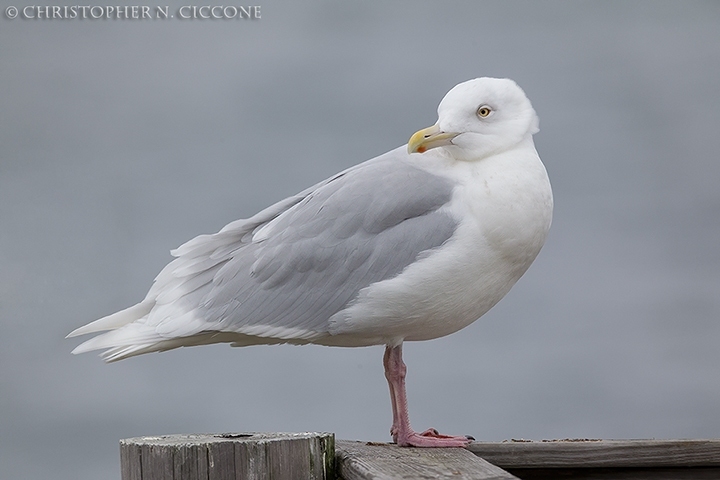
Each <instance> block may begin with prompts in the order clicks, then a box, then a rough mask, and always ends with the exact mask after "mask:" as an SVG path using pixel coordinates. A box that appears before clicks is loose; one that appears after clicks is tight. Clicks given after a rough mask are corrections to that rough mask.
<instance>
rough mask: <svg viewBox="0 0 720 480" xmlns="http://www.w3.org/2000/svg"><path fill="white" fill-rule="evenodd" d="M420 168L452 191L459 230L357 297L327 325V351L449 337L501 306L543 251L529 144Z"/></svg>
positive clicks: (549, 204) (547, 210)
mask: <svg viewBox="0 0 720 480" xmlns="http://www.w3.org/2000/svg"><path fill="white" fill-rule="evenodd" d="M424 157H426V156H424ZM430 158H432V157H430ZM427 161H428V164H427V165H424V167H427V169H428V170H430V171H433V173H437V174H442V175H445V176H448V177H449V178H451V179H453V180H454V181H456V182H457V183H458V186H457V187H456V188H455V191H454V193H453V199H452V201H451V202H450V204H449V205H448V209H449V211H450V213H451V214H452V215H453V216H455V217H456V218H457V219H458V220H459V226H458V229H457V230H456V232H455V234H454V235H453V237H452V238H451V239H450V240H448V241H447V242H446V243H445V244H444V245H443V246H442V247H440V248H438V249H437V250H435V251H434V252H432V253H431V254H430V255H428V256H427V257H425V258H422V259H421V260H419V261H416V262H415V263H413V264H411V265H410V266H408V267H407V268H406V269H405V270H404V271H403V272H402V273H401V274H400V275H398V276H397V277H395V278H392V279H389V280H385V281H382V282H378V283H375V284H373V285H370V286H369V287H367V288H365V289H363V290H362V291H361V292H360V295H359V297H358V300H357V301H356V302H355V303H354V304H353V305H351V306H350V307H349V308H347V309H345V310H344V311H342V312H339V313H338V314H336V315H335V316H334V317H333V318H332V319H331V329H330V332H331V334H332V335H333V337H334V339H333V340H332V343H333V344H340V345H371V344H378V343H390V344H399V343H400V342H402V341H403V340H411V341H412V340H428V339H432V338H438V337H442V336H444V335H448V334H450V333H453V332H456V331H458V330H460V329H461V328H464V327H466V326H467V325H469V324H470V323H472V322H474V321H475V320H477V319H478V318H479V317H480V316H482V315H483V314H484V313H485V312H487V311H488V310H489V309H490V308H492V307H493V306H494V305H495V304H496V303H497V302H498V301H500V299H501V298H502V297H503V296H505V294H506V293H507V292H508V291H509V290H510V288H511V287H512V286H513V285H514V284H515V282H516V281H517V280H518V279H519V278H520V277H521V276H522V275H523V273H525V271H526V270H527V269H528V267H529V266H530V264H531V263H532V261H533V260H534V259H535V257H536V256H537V254H538V253H539V252H540V249H541V248H542V246H543V244H544V243H545V238H546V236H547V232H548V230H549V228H550V222H551V219H552V208H553V200H552V192H551V189H550V182H549V180H548V177H547V173H546V171H545V167H544V166H543V164H542V162H541V161H540V158H539V157H538V156H537V152H536V151H535V148H534V146H533V145H532V140H531V139H530V140H529V145H528V144H525V145H523V146H522V148H519V149H515V150H512V151H510V152H506V153H504V154H500V155H495V156H493V157H490V158H487V159H484V160H481V161H478V162H453V163H452V165H449V164H448V163H447V162H445V161H443V162H442V163H443V164H442V165H439V163H438V162H437V161H435V162H434V163H433V162H432V161H430V160H427Z"/></svg>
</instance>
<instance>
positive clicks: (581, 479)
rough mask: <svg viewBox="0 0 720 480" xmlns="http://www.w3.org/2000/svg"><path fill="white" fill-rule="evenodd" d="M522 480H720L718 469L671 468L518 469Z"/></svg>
mask: <svg viewBox="0 0 720 480" xmlns="http://www.w3.org/2000/svg"><path fill="white" fill-rule="evenodd" d="M511 471H512V473H514V474H515V475H517V476H518V477H520V478H522V480H558V479H564V480H718V478H720V469H718V468H716V467H707V468H703V467H670V468H518V469H511Z"/></svg>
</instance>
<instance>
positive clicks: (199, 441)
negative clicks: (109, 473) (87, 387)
mask: <svg viewBox="0 0 720 480" xmlns="http://www.w3.org/2000/svg"><path fill="white" fill-rule="evenodd" d="M120 457H121V461H120V463H121V475H122V476H121V478H122V480H160V479H162V480H166V479H168V480H169V479H172V480H237V479H243V480H244V479H251V480H252V479H258V480H259V479H264V478H273V479H277V480H295V479H298V478H303V479H310V480H331V479H334V478H335V437H334V435H333V434H331V433H242V434H220V435H164V436H158V437H140V438H130V439H126V440H121V442H120Z"/></svg>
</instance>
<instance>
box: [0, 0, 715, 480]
mask: <svg viewBox="0 0 720 480" xmlns="http://www.w3.org/2000/svg"><path fill="white" fill-rule="evenodd" d="M113 4H115V3H113ZM203 4H205V3H190V5H197V6H199V5H203ZM7 5H8V3H7V2H3V5H2V9H3V11H4V10H5V7H6V6H7ZM13 5H16V6H19V7H22V5H21V4H20V3H15V4H13ZM146 5H150V6H152V7H154V6H155V5H157V4H152V3H150V4H146ZM260 5H261V6H262V10H261V12H262V14H261V15H262V18H261V19H260V20H255V21H247V20H244V21H237V20H227V21H220V20H215V21H211V20H204V21H182V20H179V19H177V18H175V19H171V20H53V21H37V20H36V21H32V20H21V19H20V18H17V19H15V20H10V19H8V18H6V17H5V15H4V14H3V16H2V18H0V45H1V46H2V48H0V85H1V88H0V478H2V479H20V478H27V479H36V478H53V479H68V480H69V479H88V480H89V479H118V478H119V452H118V440H119V439H121V438H126V437H132V436H141V435H153V434H168V433H192V432H195V433H199V432H227V431H308V430H319V431H331V432H335V433H336V434H337V435H338V437H340V438H344V439H363V440H377V441H385V440H388V439H389V435H388V429H389V427H390V420H391V412H390V402H389V398H388V393H387V386H386V383H385V379H384V377H383V373H382V366H381V356H382V347H373V348H362V349H339V348H326V347H316V346H305V347H292V346H275V347H249V348H243V349H232V348H230V347H228V346H225V345H218V346H209V347H202V348H189V349H180V350H176V351H172V352H168V353H163V354H152V355H146V356H143V357H138V358H133V359H130V360H127V361H123V362H120V363H117V364H112V365H105V364H103V363H102V362H101V361H100V360H99V359H98V358H97V357H96V356H95V355H93V354H86V355H82V356H79V357H75V356H72V355H70V353H69V352H70V350H71V349H72V348H73V347H74V346H75V345H76V344H78V343H79V342H78V340H77V339H71V340H65V339H64V338H63V337H64V336H65V334H67V332H69V331H70V330H72V329H74V328H76V327H78V326H80V325H82V324H85V323H87V322H89V321H91V320H94V319H96V318H99V317H101V316H104V315H106V314H109V313H112V312H114V311H116V310H119V309H122V308H124V307H127V306H129V305H132V304H134V303H135V302H137V301H139V300H140V299H142V298H143V296H144V295H145V293H146V291H147V289H148V287H149V286H150V284H151V281H152V279H153V278H154V276H155V275H156V274H157V273H158V271H159V270H160V269H161V268H162V267H163V266H164V265H165V264H166V263H167V262H168V261H169V260H170V256H169V253H168V252H169V250H170V249H171V248H174V247H176V246H178V245H179V244H181V243H183V242H184V241H186V240H188V239H190V238H192V237H193V236H195V235H197V234H200V233H211V232H214V231H217V230H218V229H219V228H221V227H222V226H223V225H225V224H226V223H228V222H230V221H232V220H235V219H237V218H242V217H247V216H250V215H252V214H253V213H255V212H256V211H258V210H260V209H261V208H263V207H265V206H267V205H269V204H271V203H273V202H275V201H277V200H280V199H282V198H284V197H285V196H288V195H291V194H294V193H296V192H297V191H299V190H301V189H303V188H305V187H307V186H309V185H310V184H312V183H314V182H317V181H319V180H322V179H323V178H325V177H327V176H329V175H331V174H333V173H335V172H337V171H339V170H341V169H344V168H346V167H348V166H350V165H353V164H355V163H359V162H361V161H363V160H366V159H368V158H371V157H373V156H375V155H378V154H381V153H383V152H385V151H387V150H389V149H391V148H394V147H396V146H398V145H402V144H404V143H405V142H406V141H407V139H408V138H409V136H410V135H411V134H412V133H413V132H415V131H416V130H417V129H419V128H422V127H425V126H428V125H430V124H432V123H434V122H435V119H436V107H437V104H438V102H439V101H440V99H441V98H442V96H443V95H444V94H445V93H446V91H447V90H449V89H450V88H451V87H452V86H454V85H455V84H457V83H459V82H461V81H464V80H467V79H470V78H473V77H477V76H503V77H505V76H506V77H510V78H513V79H515V80H516V81H517V82H518V83H519V84H520V85H521V86H522V87H523V88H524V89H525V91H526V92H527V94H528V96H529V97H530V99H531V100H532V101H533V104H534V106H535V108H536V110H537V111H538V113H539V115H540V119H541V122H540V124H541V131H540V133H539V134H538V135H537V136H536V137H535V138H536V144H537V147H538V150H539V152H540V155H541V157H542V158H543V159H544V162H545V164H546V166H547V169H548V171H549V174H550V178H551V181H552V183H553V187H554V191H555V201H556V210H555V218H554V224H553V228H552V230H551V233H550V237H549V239H548V242H547V245H546V246H545V248H544V250H543V251H542V252H541V254H540V256H539V258H538V259H537V261H536V262H535V264H534V265H533V266H532V267H531V268H530V270H529V272H528V273H527V274H526V275H525V277H524V278H523V279H522V280H521V281H520V282H519V283H518V285H517V286H516V287H515V288H514V289H513V291H512V292H510V294H509V295H508V296H507V297H506V298H505V299H504V300H503V301H502V302H501V303H500V304H499V305H498V306H497V307H495V308H494V309H493V310H492V311H491V312H490V313H488V314H487V315H486V316H485V317H484V318H483V319H482V320H481V321H479V322H477V323H475V324H473V325H472V326H470V327H469V328H467V329H465V330H463V331H461V332H459V333H457V334H455V335H452V336H450V337H446V338H443V339H439V340H435V341H431V342H424V343H413V344H407V346H406V362H407V364H408V367H409V377H408V382H409V383H408V389H409V398H410V412H411V416H412V421H413V424H414V426H415V427H416V428H418V429H424V428H427V427H430V426H434V427H437V428H438V429H440V430H442V431H446V432H449V433H466V434H472V435H474V436H475V437H477V438H478V439H483V440H503V439H508V438H531V439H543V438H564V437H595V438H649V437H654V438H683V437H690V438H703V437H720V368H719V367H720V348H718V343H719V341H720V320H719V319H720V299H719V298H718V293H720V253H718V252H719V250H718V243H719V241H720V222H719V221H718V220H719V217H720V188H718V181H719V180H720V161H719V160H720V158H719V157H720V155H719V154H718V152H720V86H719V85H720V3H718V2H716V1H682V2H680V1H677V2H660V1H646V2H614V1H585V2H580V1H573V2H570V1H544V2H537V1H528V2H518V1H502V2H501V1H492V2H488V1H482V2H481V1H475V2H418V1H412V2H393V3H384V2H383V3H380V2H377V3H373V4H366V3H363V2H359V1H351V2H335V1H327V2H312V3H310V2H303V3H302V4H300V2H277V1H270V0H262V3H261V4H260ZM171 13H177V12H176V10H175V7H171Z"/></svg>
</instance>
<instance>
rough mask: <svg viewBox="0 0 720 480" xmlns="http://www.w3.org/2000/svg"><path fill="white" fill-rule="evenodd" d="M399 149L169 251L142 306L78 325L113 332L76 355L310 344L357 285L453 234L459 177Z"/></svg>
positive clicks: (391, 272)
mask: <svg viewBox="0 0 720 480" xmlns="http://www.w3.org/2000/svg"><path fill="white" fill-rule="evenodd" d="M406 157H407V154H406V153H405V150H404V148H399V149H396V150H393V151H391V152H388V153H386V154H385V155H381V156H380V157H377V158H374V159H372V160H369V161H367V162H365V163H362V164H360V165H357V166H355V167H352V168H350V169H348V170H345V171H344V172H341V173H339V174H337V175H335V176H334V177H331V178H329V179H327V180H325V181H323V182H321V183H319V184H317V185H315V186H313V187H311V188H309V189H307V190H305V191H303V192H301V193H299V194H298V195H295V196H292V197H289V198H287V199H285V200H283V201H281V202H278V203H277V204H275V205H273V206H271V207H268V208H267V209H265V210H263V211H262V212H260V213H258V214H257V215H255V216H253V217H251V218H249V219H247V220H238V221H236V222H233V223H230V224H228V225H227V226H226V227H224V228H223V229H222V230H220V231H219V232H218V233H216V234H213V235H201V236H199V237H196V238H194V239H193V240H190V241H189V242H187V243H185V244H184V245H182V246H180V247H179V248H178V249H176V250H174V251H173V252H172V253H173V255H174V256H176V257H177V258H176V259H175V260H173V261H172V262H171V263H170V264H168V265H167V266H166V267H165V268H164V269H163V270H162V271H161V272H160V274H159V275H158V276H157V278H156V279H155V282H154V284H153V286H152V288H151V289H150V291H149V292H148V294H147V296H146V298H145V299H144V300H143V301H142V302H140V303H139V304H138V305H135V306H134V307H130V308H129V309H126V310H124V311H121V312H118V313H116V314H113V315H110V316H108V317H105V318H103V319H100V320H97V321H96V322H93V323H91V324H89V325H86V326H85V327H81V328H80V329H78V330H76V331H74V332H72V333H71V335H73V336H74V335H80V334H85V333H92V332H96V331H102V330H112V331H110V332H107V333H104V334H102V335H100V336H97V337H94V338H92V339H90V340H88V341H86V342H85V343H83V344H82V345H80V346H79V347H77V348H76V349H75V351H74V352H75V353H80V352H83V351H89V350H96V349H101V348H110V350H108V351H107V352H105V354H103V356H104V357H105V359H106V360H107V361H114V360H118V359H121V358H126V357H128V356H132V355H137V354H140V353H145V352H149V351H157V350H165V349H169V348H175V347H178V346H182V345H194V344H202V343H213V342H216V341H234V342H240V343H241V344H251V343H278V342H294V343H305V342H311V341H313V340H314V339H319V338H322V337H324V336H327V335H328V327H329V322H328V320H329V318H330V317H331V316H332V315H334V314H335V313H337V312H339V311H341V310H343V309H344V308H346V307H347V306H348V305H349V304H350V303H351V302H352V301H353V299H354V298H355V297H356V296H357V295H358V292H359V291H360V290H361V289H362V288H364V287H367V286H368V285H371V284H373V283H375V282H379V281H381V280H385V279H388V278H392V277H394V276H395V275H398V274H399V273H400V272H401V271H402V270H403V269H404V268H405V267H407V266H408V265H409V264H411V263H412V262H413V261H414V260H415V259H416V258H417V257H418V255H420V254H422V252H426V251H428V250H431V249H433V248H436V247H439V246H440V245H442V244H443V243H444V242H445V241H446V240H448V239H449V238H450V237H451V236H452V234H453V232H454V231H455V228H456V226H457V222H456V221H455V219H454V218H453V217H452V216H451V215H450V214H449V213H448V212H447V209H444V208H443V207H444V206H445V205H447V203H448V202H449V201H450V199H451V196H452V192H453V187H454V184H453V183H452V182H451V181H449V180H447V179H444V178H441V177H438V176H435V175H432V174H430V173H428V172H425V171H423V170H420V169H418V168H415V167H413V166H412V165H410V164H408V163H406V162H405V161H403V160H405V159H406Z"/></svg>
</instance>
